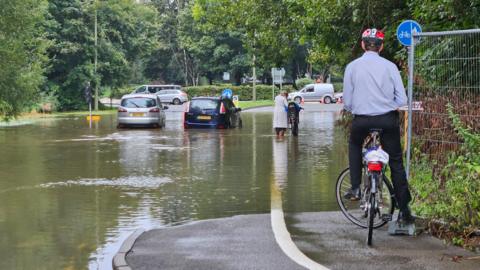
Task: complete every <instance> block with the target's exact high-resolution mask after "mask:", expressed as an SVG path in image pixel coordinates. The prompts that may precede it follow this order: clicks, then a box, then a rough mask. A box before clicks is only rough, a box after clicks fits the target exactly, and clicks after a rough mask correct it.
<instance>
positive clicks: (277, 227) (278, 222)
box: [270, 180, 328, 270]
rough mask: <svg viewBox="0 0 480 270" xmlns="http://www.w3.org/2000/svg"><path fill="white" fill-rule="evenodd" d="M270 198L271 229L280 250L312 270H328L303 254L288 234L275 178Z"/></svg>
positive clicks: (280, 194)
mask: <svg viewBox="0 0 480 270" xmlns="http://www.w3.org/2000/svg"><path fill="white" fill-rule="evenodd" d="M270 190H271V200H270V207H271V211H270V217H271V222H272V230H273V234H274V236H275V240H276V241H277V244H278V245H279V246H280V248H281V249H282V251H283V252H284V253H285V254H286V255H287V256H288V257H289V258H290V259H292V260H293V261H294V262H296V263H297V264H299V265H301V266H303V267H306V268H307V269H312V270H328V268H326V267H325V266H323V265H321V264H318V263H317V262H315V261H313V260H312V259H310V258H308V257H307V256H306V255H305V254H303V253H302V252H301V251H300V250H299V249H298V247H297V246H296V245H295V243H294V242H293V240H292V237H291V236H290V233H289V232H288V230H287V224H285V218H284V214H283V207H282V193H281V191H280V190H279V188H278V186H277V184H276V182H275V180H273V181H272V184H271V188H270Z"/></svg>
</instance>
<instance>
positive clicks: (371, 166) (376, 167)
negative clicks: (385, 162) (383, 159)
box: [368, 162, 382, 172]
mask: <svg viewBox="0 0 480 270" xmlns="http://www.w3.org/2000/svg"><path fill="white" fill-rule="evenodd" d="M368 170H369V171H373V172H379V171H381V170H382V163H380V162H369V163H368Z"/></svg>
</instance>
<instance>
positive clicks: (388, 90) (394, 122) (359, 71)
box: [343, 28, 414, 224]
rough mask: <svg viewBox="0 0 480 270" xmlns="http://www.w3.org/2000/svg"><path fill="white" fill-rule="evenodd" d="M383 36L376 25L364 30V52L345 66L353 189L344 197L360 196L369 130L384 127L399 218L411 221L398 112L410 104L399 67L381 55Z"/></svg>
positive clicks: (382, 137)
mask: <svg viewBox="0 0 480 270" xmlns="http://www.w3.org/2000/svg"><path fill="white" fill-rule="evenodd" d="M383 39H384V33H383V32H381V31H379V30H377V29H375V28H372V29H367V30H365V31H364V32H363V34H362V41H361V45H362V48H363V50H364V51H365V53H364V54H363V55H362V56H361V57H360V58H358V59H356V60H354V61H352V62H351V63H349V64H348V65H347V68H346V69H345V75H344V82H343V100H344V109H345V110H346V111H349V112H351V113H352V114H353V116H354V118H353V121H352V127H351V132H350V139H349V151H348V152H349V153H348V158H349V166H350V177H351V188H350V189H349V190H348V191H347V192H346V193H345V194H344V198H346V199H349V200H359V199H360V197H361V194H360V183H361V177H362V144H363V142H364V139H365V137H366V136H367V135H368V134H369V132H370V130H372V129H381V130H382V134H381V141H382V146H383V150H385V152H387V153H388V155H389V162H388V163H389V165H390V170H391V177H392V182H393V186H394V193H395V198H396V201H397V203H398V207H399V209H400V214H399V219H401V220H402V221H403V222H404V223H406V224H409V223H412V222H414V218H413V217H412V215H411V212H410V209H409V207H408V203H409V202H410V200H411V195H410V191H409V189H408V183H407V177H406V174H405V169H404V166H403V158H402V149H401V144H400V121H399V113H398V108H399V107H401V106H404V105H406V104H407V96H406V94H405V88H404V87H403V83H402V79H401V77H400V72H399V71H398V68H397V66H396V65H395V64H394V63H392V62H390V61H388V60H387V59H385V58H383V57H381V56H380V55H379V53H380V52H381V51H382V49H383Z"/></svg>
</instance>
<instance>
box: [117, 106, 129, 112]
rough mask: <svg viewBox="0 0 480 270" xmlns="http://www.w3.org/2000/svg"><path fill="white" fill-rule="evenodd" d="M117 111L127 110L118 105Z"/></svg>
mask: <svg viewBox="0 0 480 270" xmlns="http://www.w3.org/2000/svg"><path fill="white" fill-rule="evenodd" d="M118 112H127V110H126V109H124V108H122V107H118Z"/></svg>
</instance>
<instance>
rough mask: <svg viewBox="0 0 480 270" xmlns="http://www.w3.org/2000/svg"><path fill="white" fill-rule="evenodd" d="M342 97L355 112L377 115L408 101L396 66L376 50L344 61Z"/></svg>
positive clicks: (345, 103) (347, 107)
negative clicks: (346, 61)
mask: <svg viewBox="0 0 480 270" xmlns="http://www.w3.org/2000/svg"><path fill="white" fill-rule="evenodd" d="M343 101H344V108H345V110H347V111H350V112H352V113H353V114H357V115H380V114H385V113H387V112H390V111H394V110H396V109H398V108H399V107H401V106H405V105H406V104H407V95H406V94H405V88H404V87H403V83H402V78H401V77H400V72H399V71H398V68H397V66H396V65H395V64H394V63H392V62H390V61H388V60H387V59H385V58H383V57H381V56H380V55H378V53H376V52H372V51H367V52H365V53H364V54H363V56H362V57H360V58H357V59H356V60H354V61H352V62H351V63H350V64H348V65H347V68H346V69H345V75H344V78H343Z"/></svg>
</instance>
